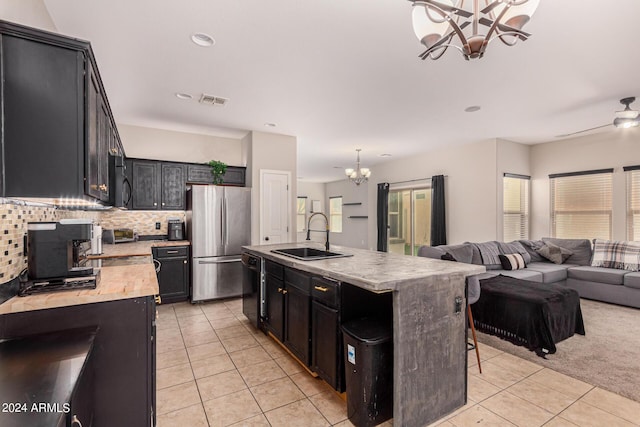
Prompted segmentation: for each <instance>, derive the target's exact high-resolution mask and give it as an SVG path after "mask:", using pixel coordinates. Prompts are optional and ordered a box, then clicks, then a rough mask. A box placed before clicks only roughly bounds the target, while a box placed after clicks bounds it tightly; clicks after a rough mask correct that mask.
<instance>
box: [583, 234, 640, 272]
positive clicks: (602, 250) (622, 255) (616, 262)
mask: <svg viewBox="0 0 640 427" xmlns="http://www.w3.org/2000/svg"><path fill="white" fill-rule="evenodd" d="M591 266H592V267H604V268H617V269H620V270H628V271H638V270H640V242H625V241H612V240H600V239H595V240H594V241H593V261H591Z"/></svg>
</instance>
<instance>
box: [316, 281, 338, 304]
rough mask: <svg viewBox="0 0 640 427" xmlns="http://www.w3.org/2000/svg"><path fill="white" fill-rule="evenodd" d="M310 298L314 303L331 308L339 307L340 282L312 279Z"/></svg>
mask: <svg viewBox="0 0 640 427" xmlns="http://www.w3.org/2000/svg"><path fill="white" fill-rule="evenodd" d="M311 296H312V297H313V299H314V300H315V301H319V302H321V303H322V304H324V305H327V306H329V307H331V308H338V307H339V306H340V282H338V281H334V280H329V279H326V278H320V277H314V278H313V280H312V287H311Z"/></svg>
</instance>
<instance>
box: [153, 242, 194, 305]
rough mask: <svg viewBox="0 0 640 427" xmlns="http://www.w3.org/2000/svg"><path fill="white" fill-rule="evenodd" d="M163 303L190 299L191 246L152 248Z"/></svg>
mask: <svg viewBox="0 0 640 427" xmlns="http://www.w3.org/2000/svg"><path fill="white" fill-rule="evenodd" d="M152 253H153V259H154V261H156V270H157V271H158V273H157V275H158V287H159V288H160V298H161V299H162V302H163V303H172V302H178V301H186V300H187V299H189V282H190V280H189V246H168V247H159V248H152Z"/></svg>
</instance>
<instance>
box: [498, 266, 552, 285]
mask: <svg viewBox="0 0 640 427" xmlns="http://www.w3.org/2000/svg"><path fill="white" fill-rule="evenodd" d="M491 272H492V273H493V272H496V273H500V274H502V275H503V276H508V277H513V278H514V279H521V280H530V281H532V282H540V283H543V281H544V278H543V275H542V273H540V272H538V271H533V270H529V269H528V268H525V269H524V270H491Z"/></svg>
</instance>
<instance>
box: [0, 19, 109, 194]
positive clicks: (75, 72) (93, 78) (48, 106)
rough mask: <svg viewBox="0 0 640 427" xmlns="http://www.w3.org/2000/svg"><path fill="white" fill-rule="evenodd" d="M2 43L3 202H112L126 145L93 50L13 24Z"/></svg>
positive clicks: (0, 30)
mask: <svg viewBox="0 0 640 427" xmlns="http://www.w3.org/2000/svg"><path fill="white" fill-rule="evenodd" d="M0 44H1V45H2V49H0V69H2V79H0V102H1V104H2V105H3V108H2V109H1V110H0V128H2V129H3V132H0V162H1V163H2V164H1V165H0V166H1V167H3V170H4V174H2V176H1V177H0V197H2V196H4V197H41V198H60V197H64V198H85V197H86V196H88V197H89V198H93V199H96V200H98V201H101V202H105V203H108V201H109V167H108V153H109V149H110V146H111V145H112V144H114V145H116V146H118V147H120V148H121V147H122V145H121V144H120V142H119V136H118V132H117V129H116V128H115V122H114V121H113V117H112V114H111V110H110V108H109V103H108V101H107V98H106V94H105V91H104V88H103V86H102V82H101V80H100V76H99V73H98V71H97V67H96V62H95V58H94V57H93V52H92V50H91V46H90V44H89V43H88V42H84V41H81V40H78V39H74V38H69V37H64V36H61V35H58V34H53V33H48V32H43V31H40V30H36V29H33V28H28V27H24V26H21V25H16V24H12V23H9V22H5V21H0ZM114 139H115V140H116V141H113V140H114Z"/></svg>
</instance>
